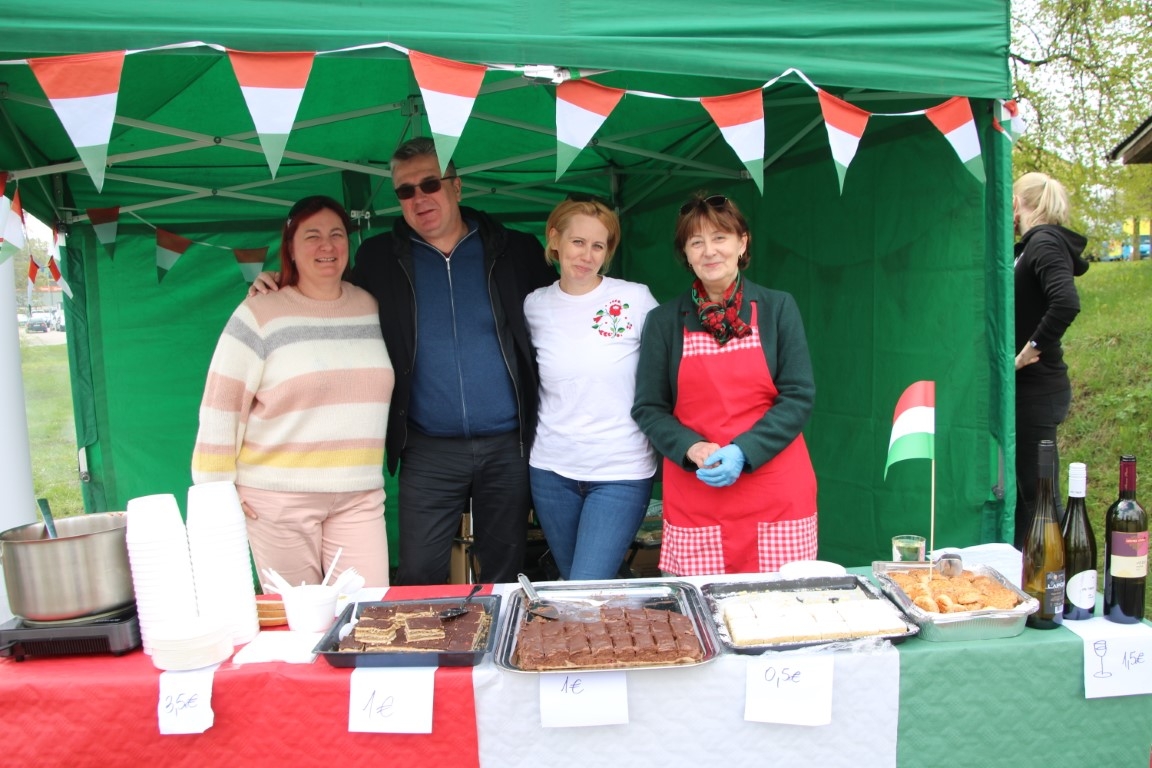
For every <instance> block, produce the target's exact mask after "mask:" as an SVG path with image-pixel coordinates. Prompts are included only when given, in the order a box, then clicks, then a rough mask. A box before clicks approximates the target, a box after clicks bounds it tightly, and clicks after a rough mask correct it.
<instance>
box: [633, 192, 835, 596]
mask: <svg viewBox="0 0 1152 768" xmlns="http://www.w3.org/2000/svg"><path fill="white" fill-rule="evenodd" d="M750 240H751V234H750V232H749V230H748V224H747V222H746V221H745V219H744V217H743V215H742V214H741V213H740V211H739V209H738V208H737V207H736V206H735V204H734V203H733V202H732V201H730V200H728V199H727V198H725V197H721V196H719V195H716V196H712V197H707V198H705V197H699V196H698V197H695V198H693V199H692V200H691V201H689V202H688V203H687V204H686V205H684V206H683V207H682V208H681V209H680V218H679V219H678V221H677V223H676V252H677V254H678V255H679V256H680V257H681V259H682V260H683V261H684V263H685V264H686V266H687V267H688V268H689V269H690V270H691V271H692V272H693V274H695V276H696V280H695V281H694V282H693V284H692V288H691V289H690V290H689V291H688V292H686V293H684V294H683V295H681V296H679V297H677V298H676V299H673V300H672V301H670V302H667V303H665V304H662V305H661V306H660V307H658V308H657V309H655V310H653V311H652V312H651V313H650V314H649V315H648V320H647V323H646V325H645V328H644V338H643V342H642V344H641V350H640V365H639V368H638V371H637V376H636V401H635V405H634V406H633V409H632V416H633V418H634V419H635V420H636V422H637V423H638V424H639V425H640V428H641V429H642V430H643V431H644V433H645V434H646V435H647V436H648V438H649V439H650V440H651V441H652V444H653V445H654V446H655V447H656V449H657V450H658V451H660V453H661V454H663V456H664V457H665V458H664V477H663V481H664V538H663V544H662V546H661V551H660V569H661V570H662V571H665V572H667V573H673V574H676V575H680V576H689V575H695V574H712V573H755V572H767V571H776V570H779V568H780V566H781V565H783V564H784V563H787V562H790V561H793V560H810V559H813V558H815V557H816V476H815V473H814V472H813V471H812V462H811V461H810V459H809V458H808V448H807V446H806V445H805V443H804V436H803V435H802V434H801V430H802V429H803V428H804V425H805V424H806V423H807V422H808V416H809V414H810V413H811V410H812V402H813V399H814V396H815V385H814V384H813V381H812V363H811V360H810V358H809V356H808V342H807V340H806V338H805V335H804V326H803V323H802V321H801V319H800V311H799V309H798V308H797V307H796V302H795V300H794V299H793V298H792V296H791V295H789V294H787V293H784V292H782V291H773V290H770V289H768V288H764V287H762V286H759V285H756V284H754V283H750V282H748V281H747V280H745V279H744V277H743V275H742V274H741V270H743V268H744V267H745V266H747V264H748V262H749V260H750V254H749V251H748V246H749V243H750Z"/></svg>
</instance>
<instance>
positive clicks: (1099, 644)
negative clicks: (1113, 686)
mask: <svg viewBox="0 0 1152 768" xmlns="http://www.w3.org/2000/svg"><path fill="white" fill-rule="evenodd" d="M1092 650H1093V651H1095V652H1096V655H1097V656H1099V657H1100V671H1099V672H1093V673H1092V677H1112V673H1111V672H1108V671H1106V670H1105V669H1104V657H1105V656H1106V655H1107V654H1108V641H1107V640H1097V641H1096V642H1094V643H1092Z"/></svg>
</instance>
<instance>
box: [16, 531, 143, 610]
mask: <svg viewBox="0 0 1152 768" xmlns="http://www.w3.org/2000/svg"><path fill="white" fill-rule="evenodd" d="M127 526H128V517H127V515H126V514H125V513H123V512H100V513H96V514H91V515H80V516H78V517H65V518H57V519H56V531H57V534H58V536H59V537H58V538H55V539H50V538H48V533H47V531H45V530H44V524H43V523H29V524H28V525H21V526H19V527H17V528H11V529H9V530H7V531H4V532H3V533H0V561H3V566H4V582H5V585H6V586H7V590H8V605H9V607H10V608H11V609H12V613H14V614H16V615H17V616H19V617H21V618H23V619H27V620H29V621H63V620H65V619H78V618H82V617H85V616H97V615H99V614H103V613H110V612H113V611H116V610H119V609H122V608H126V607H128V606H129V605H131V604H132V603H133V602H134V601H135V600H136V594H135V592H134V591H133V589H132V571H131V568H130V567H129V564H128V544H127V542H126V540H125V538H124V534H125V532H126V530H127Z"/></svg>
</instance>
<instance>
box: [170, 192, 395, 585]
mask: <svg viewBox="0 0 1152 768" xmlns="http://www.w3.org/2000/svg"><path fill="white" fill-rule="evenodd" d="M350 229H351V222H350V220H349V218H348V214H347V212H346V211H345V210H344V208H343V206H341V205H340V204H339V203H338V202H336V201H335V200H333V199H331V198H329V197H323V196H313V197H307V198H304V199H303V200H301V201H299V202H298V203H296V205H295V206H293V208H292V210H291V211H290V212H289V214H288V220H287V222H285V224H284V229H283V235H282V239H281V247H280V263H281V266H280V270H281V271H280V287H281V290H278V291H275V292H273V293H267V294H257V295H255V296H251V297H249V298H247V299H246V300H245V301H244V302H243V303H242V304H241V305H240V306H239V307H237V309H236V311H235V312H233V313H232V317H231V318H230V319H229V320H228V324H227V326H225V328H224V332H223V334H222V335H221V337H220V341H219V342H218V343H217V346H216V352H215V354H214V355H213V357H212V363H211V366H210V368H209V371H208V381H207V384H206V385H205V388H204V399H203V401H202V403H201V405H200V431H199V433H198V434H197V436H196V447H195V450H194V452H193V456H192V476H193V479H194V481H195V482H197V483H204V482H211V481H219V480H227V481H231V482H234V483H236V490H237V492H238V493H239V495H240V499H241V502H242V505H243V507H244V512H245V514H246V515H247V516H248V539H249V542H250V544H251V546H252V554H253V557H254V558H255V560H256V565H257V567H258V568H274V569H275V570H276V571H278V572H279V573H280V574H281V575H282V576H284V578H286V579H288V581H289V582H291V583H293V584H297V583H300V582H302V581H303V582H307V583H309V584H316V583H319V582H320V580H321V578H322V574H323V572H324V570H325V567H326V566H327V564H329V563H331V561H332V559H333V557H334V556H335V553H336V550H337V549H338V548H343V555H342V556H341V558H340V565H341V566H342V568H341V570H343V568H347V567H351V566H355V568H356V569H357V570H358V571H359V572H360V573H361V574H362V575H363V576H364V578H365V580H366V581H367V583H368V585H369V586H387V584H388V543H387V534H386V533H385V528H384V475H383V471H382V467H383V459H384V436H385V430H386V428H387V424H388V403H389V400H390V399H391V396H392V386H393V382H394V375H393V371H392V364H391V362H390V361H389V359H388V351H387V349H386V348H385V346H384V341H383V338H382V337H381V334H380V319H379V313H378V310H377V305H376V300H375V299H373V298H372V296H371V295H370V294H368V293H367V292H365V291H363V290H361V289H359V288H357V287H355V286H353V285H352V284H350V283H347V282H345V281H344V280H343V277H344V273H345V270H346V269H347V267H348V231H349V230H350Z"/></svg>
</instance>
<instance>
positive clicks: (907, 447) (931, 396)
mask: <svg viewBox="0 0 1152 768" xmlns="http://www.w3.org/2000/svg"><path fill="white" fill-rule="evenodd" d="M935 442H936V382H934V381H917V382H916V383H915V384H912V385H911V386H909V387H908V389H906V390H904V394H902V395H900V400H899V401H898V402H897V403H896V413H895V414H894V415H893V417H892V438H891V439H890V440H889V441H888V461H887V463H885V464H884V478H885V479H887V478H888V467H890V466H892V465H893V464H895V463H896V462H898V461H904V460H905V459H934V458H936V448H935Z"/></svg>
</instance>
